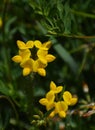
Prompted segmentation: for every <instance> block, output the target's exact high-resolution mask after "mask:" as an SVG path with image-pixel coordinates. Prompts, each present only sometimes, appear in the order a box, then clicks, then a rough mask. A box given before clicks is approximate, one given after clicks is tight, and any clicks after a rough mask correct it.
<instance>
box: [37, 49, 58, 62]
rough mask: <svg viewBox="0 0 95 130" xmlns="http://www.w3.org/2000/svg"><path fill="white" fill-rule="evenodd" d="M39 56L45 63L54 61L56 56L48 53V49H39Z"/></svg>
mask: <svg viewBox="0 0 95 130" xmlns="http://www.w3.org/2000/svg"><path fill="white" fill-rule="evenodd" d="M37 56H38V58H39V60H40V61H41V62H42V63H43V64H47V63H48V62H52V61H54V60H55V56H53V55H51V54H48V51H46V50H38V51H37Z"/></svg>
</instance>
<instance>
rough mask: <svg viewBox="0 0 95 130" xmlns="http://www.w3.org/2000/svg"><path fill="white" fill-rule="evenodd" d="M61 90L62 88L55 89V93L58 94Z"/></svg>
mask: <svg viewBox="0 0 95 130" xmlns="http://www.w3.org/2000/svg"><path fill="white" fill-rule="evenodd" d="M62 89H63V86H58V87H56V91H55V93H60V92H61V91H62Z"/></svg>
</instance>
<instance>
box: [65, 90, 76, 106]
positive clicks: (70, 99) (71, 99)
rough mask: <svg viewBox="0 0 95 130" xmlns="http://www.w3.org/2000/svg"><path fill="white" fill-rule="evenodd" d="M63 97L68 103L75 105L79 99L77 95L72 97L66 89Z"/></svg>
mask: <svg viewBox="0 0 95 130" xmlns="http://www.w3.org/2000/svg"><path fill="white" fill-rule="evenodd" d="M63 99H64V101H65V102H66V103H67V105H75V104H76V103H77V100H78V99H77V98H76V97H72V95H71V93H70V92H69V91H65V92H64V93H63Z"/></svg>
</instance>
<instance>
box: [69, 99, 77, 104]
mask: <svg viewBox="0 0 95 130" xmlns="http://www.w3.org/2000/svg"><path fill="white" fill-rule="evenodd" d="M77 101H78V99H77V98H72V99H71V104H70V105H75V104H76V103H77Z"/></svg>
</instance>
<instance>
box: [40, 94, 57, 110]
mask: <svg viewBox="0 0 95 130" xmlns="http://www.w3.org/2000/svg"><path fill="white" fill-rule="evenodd" d="M54 99H55V95H54V93H53V92H52V91H49V92H48V93H47V94H46V98H42V99H40V100H39V103H40V104H42V105H44V106H46V109H47V111H48V110H50V109H52V108H53V107H54Z"/></svg>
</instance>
